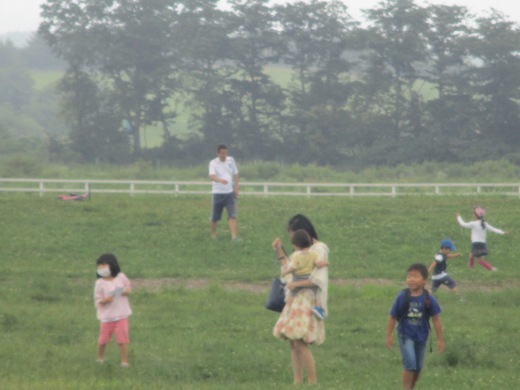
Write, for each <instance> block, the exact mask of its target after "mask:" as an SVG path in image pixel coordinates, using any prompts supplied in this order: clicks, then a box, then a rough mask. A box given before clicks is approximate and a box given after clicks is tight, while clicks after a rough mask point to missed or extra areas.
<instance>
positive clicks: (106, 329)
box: [94, 253, 132, 367]
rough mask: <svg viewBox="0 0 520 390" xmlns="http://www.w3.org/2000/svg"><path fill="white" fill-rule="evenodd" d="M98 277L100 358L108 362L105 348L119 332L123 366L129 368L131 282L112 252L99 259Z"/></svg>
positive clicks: (95, 297) (96, 303) (98, 353)
mask: <svg viewBox="0 0 520 390" xmlns="http://www.w3.org/2000/svg"><path fill="white" fill-rule="evenodd" d="M96 265H97V274H98V280H97V281H96V285H95V287H94V302H95V305H96V310H97V318H98V320H99V321H101V326H100V329H99V338H98V348H97V361H98V363H103V362H104V361H105V348H106V345H107V344H108V343H109V342H110V339H111V338H112V335H113V334H114V333H115V335H116V342H117V344H118V346H119V354H120V355H121V366H122V367H128V365H129V364H128V344H129V343H130V338H129V333H128V317H130V315H131V314H132V310H131V309H130V303H129V301H128V295H129V294H130V292H131V288H130V281H129V280H128V278H127V277H126V275H125V274H123V273H122V272H121V268H120V267H119V264H118V262H117V258H116V257H115V256H114V255H113V254H111V253H104V254H102V255H101V256H99V258H98V259H97V261H96Z"/></svg>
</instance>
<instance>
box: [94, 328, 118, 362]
mask: <svg viewBox="0 0 520 390" xmlns="http://www.w3.org/2000/svg"><path fill="white" fill-rule="evenodd" d="M114 324H115V323H114V322H101V323H100V325H99V337H98V346H97V360H98V362H100V363H101V362H103V361H104V360H105V350H106V346H107V344H108V343H109V342H110V338H111V337H112V334H113V333H114Z"/></svg>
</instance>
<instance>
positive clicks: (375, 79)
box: [38, 0, 520, 165]
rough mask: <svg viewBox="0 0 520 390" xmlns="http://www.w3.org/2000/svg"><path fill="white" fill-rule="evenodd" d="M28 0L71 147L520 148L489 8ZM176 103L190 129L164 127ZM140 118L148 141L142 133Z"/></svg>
mask: <svg viewBox="0 0 520 390" xmlns="http://www.w3.org/2000/svg"><path fill="white" fill-rule="evenodd" d="M41 16H42V20H43V22H42V23H41V25H40V28H39V31H38V33H39V35H40V37H41V38H43V40H44V41H45V42H46V43H47V44H48V45H49V47H50V48H51V49H52V51H53V52H54V53H55V55H56V56H57V57H58V58H59V59H61V60H62V61H63V62H64V63H65V64H66V65H65V72H64V76H63V79H62V80H61V81H60V84H59V94H60V96H61V102H62V105H61V113H62V115H63V118H64V119H65V121H66V124H67V128H68V129H69V138H68V140H67V145H66V146H67V148H70V150H72V151H73V152H74V153H75V155H76V156H78V160H81V161H85V162H92V161H105V162H110V163H125V162H129V161H134V160H136V159H147V158H153V159H160V160H161V161H164V162H169V161H171V162H173V161H183V162H200V161H201V159H202V160H206V159H207V156H208V155H211V154H214V149H215V146H216V145H217V144H218V143H221V142H224V143H226V144H228V146H229V147H230V148H231V150H232V151H233V155H234V156H235V157H237V158H240V159H249V160H255V159H260V160H273V161H280V162H295V163H301V164H307V163H317V164H323V165H339V164H360V165H377V164H388V165H395V164H399V163H410V162H423V161H452V162H461V161H462V162H471V161H478V160H487V159H498V158H508V159H510V160H512V161H515V162H520V154H519V153H518V152H517V150H518V146H519V144H520V110H519V108H520V107H519V102H520V100H519V99H520V30H519V28H518V25H517V24H516V23H514V22H513V21H511V20H509V19H508V18H507V17H506V16H504V15H502V14H500V13H498V12H496V11H494V10H490V11H489V13H488V14H486V15H484V16H479V17H476V16H474V15H471V13H470V12H469V10H468V9H467V8H465V7H462V6H445V5H429V6H426V7H422V6H419V5H418V4H416V3H415V2H414V1H413V0H383V1H381V2H380V3H378V4H377V6H376V7H374V8H371V9H366V10H364V20H363V21H358V20H355V19H354V18H353V17H352V16H351V15H350V14H349V12H348V8H347V6H346V5H345V4H344V3H343V2H341V1H337V0H331V1H329V0H312V1H310V2H298V1H297V2H293V3H290V4H285V5H274V6H271V5H269V3H268V1H267V0H231V1H229V9H227V8H226V9H222V8H219V6H218V0H95V1H94V0H47V2H46V3H44V5H42V14H41ZM273 64H276V65H277V66H280V67H286V68H289V69H291V79H290V81H289V82H288V83H286V84H284V85H281V84H280V83H276V82H275V81H273V79H272V78H271V77H269V76H268V75H267V74H266V71H265V70H266V67H267V66H268V65H273ZM174 101H179V102H181V104H182V107H181V108H176V107H177V105H176V104H173V102H174ZM180 110H184V111H187V112H189V113H190V118H189V122H188V123H189V127H190V136H189V137H184V138H180V137H178V136H175V135H173V134H172V131H171V128H172V124H173V123H175V121H176V120H177V116H178V114H179V112H180ZM149 126H160V128H161V130H162V136H163V141H162V145H161V146H160V147H157V148H152V149H149V148H143V145H142V140H141V134H142V129H143V128H146V127H149Z"/></svg>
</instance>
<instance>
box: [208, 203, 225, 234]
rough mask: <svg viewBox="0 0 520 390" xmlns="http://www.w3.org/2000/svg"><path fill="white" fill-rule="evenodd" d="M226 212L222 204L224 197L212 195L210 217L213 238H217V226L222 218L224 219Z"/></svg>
mask: <svg viewBox="0 0 520 390" xmlns="http://www.w3.org/2000/svg"><path fill="white" fill-rule="evenodd" d="M223 210H224V205H223V204H222V195H221V194H212V195H211V216H210V227H211V237H212V238H217V225H218V221H220V218H222V211H223Z"/></svg>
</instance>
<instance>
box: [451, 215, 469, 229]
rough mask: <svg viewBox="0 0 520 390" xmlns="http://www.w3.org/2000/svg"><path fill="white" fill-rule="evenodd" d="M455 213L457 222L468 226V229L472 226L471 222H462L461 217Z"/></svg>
mask: <svg viewBox="0 0 520 390" xmlns="http://www.w3.org/2000/svg"><path fill="white" fill-rule="evenodd" d="M455 215H456V217H457V222H458V223H459V225H460V226H462V227H465V228H470V229H471V228H472V227H473V225H472V224H471V222H464V220H463V219H462V217H461V216H460V214H459V213H457V214H455Z"/></svg>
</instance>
